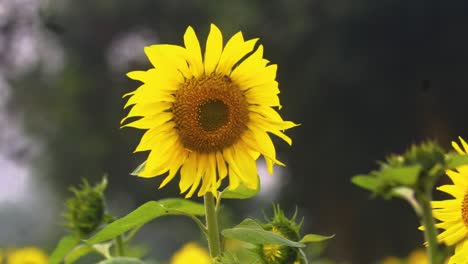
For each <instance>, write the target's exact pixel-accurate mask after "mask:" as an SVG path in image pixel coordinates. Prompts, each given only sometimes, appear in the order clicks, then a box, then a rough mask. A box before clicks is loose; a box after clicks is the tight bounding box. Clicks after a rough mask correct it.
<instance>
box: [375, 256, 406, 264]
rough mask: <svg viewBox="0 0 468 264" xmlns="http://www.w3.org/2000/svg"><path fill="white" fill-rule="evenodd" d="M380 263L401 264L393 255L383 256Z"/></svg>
mask: <svg viewBox="0 0 468 264" xmlns="http://www.w3.org/2000/svg"><path fill="white" fill-rule="evenodd" d="M380 264H401V260H400V259H399V258H397V257H394V256H389V257H385V258H384V259H383V260H382V261H381V262H380Z"/></svg>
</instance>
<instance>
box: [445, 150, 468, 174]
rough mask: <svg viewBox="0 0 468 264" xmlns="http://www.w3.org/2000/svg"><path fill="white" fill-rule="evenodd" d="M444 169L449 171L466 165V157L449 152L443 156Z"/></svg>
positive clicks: (467, 162) (467, 163)
mask: <svg viewBox="0 0 468 264" xmlns="http://www.w3.org/2000/svg"><path fill="white" fill-rule="evenodd" d="M445 163H446V164H447V165H446V168H447V169H449V170H453V169H456V168H457V167H460V166H463V165H468V155H460V154H458V153H455V152H450V153H448V154H447V155H446V156H445Z"/></svg>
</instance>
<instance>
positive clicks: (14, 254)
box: [6, 247, 48, 264]
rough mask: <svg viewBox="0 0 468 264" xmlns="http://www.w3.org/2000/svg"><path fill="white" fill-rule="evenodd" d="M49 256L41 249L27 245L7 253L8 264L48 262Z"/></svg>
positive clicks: (41, 263) (43, 263)
mask: <svg viewBox="0 0 468 264" xmlns="http://www.w3.org/2000/svg"><path fill="white" fill-rule="evenodd" d="M47 263H48V257H47V255H46V254H45V253H44V252H43V251H42V250H40V249H38V248H35V247H25V248H19V249H14V250H12V251H10V252H8V254H7V263H6V264H47Z"/></svg>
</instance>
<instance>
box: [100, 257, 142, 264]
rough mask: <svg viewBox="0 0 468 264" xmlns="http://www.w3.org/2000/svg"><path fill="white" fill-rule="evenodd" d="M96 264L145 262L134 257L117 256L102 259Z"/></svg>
mask: <svg viewBox="0 0 468 264" xmlns="http://www.w3.org/2000/svg"><path fill="white" fill-rule="evenodd" d="M98 264H145V262H143V261H141V260H139V259H136V258H128V257H117V258H111V259H106V260H103V261H101V262H99V263H98Z"/></svg>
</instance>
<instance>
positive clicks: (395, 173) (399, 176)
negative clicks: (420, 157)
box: [379, 165, 422, 185]
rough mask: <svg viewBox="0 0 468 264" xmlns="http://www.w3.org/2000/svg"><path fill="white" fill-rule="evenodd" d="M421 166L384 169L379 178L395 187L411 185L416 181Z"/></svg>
mask: <svg viewBox="0 0 468 264" xmlns="http://www.w3.org/2000/svg"><path fill="white" fill-rule="evenodd" d="M421 170H422V166H420V165H412V166H402V167H385V168H383V169H382V171H381V172H380V173H379V177H380V178H381V179H382V180H384V181H386V182H390V183H393V182H394V183H395V184H397V185H413V184H415V183H416V181H417V180H418V177H419V174H420V173H421Z"/></svg>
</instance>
